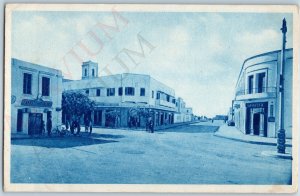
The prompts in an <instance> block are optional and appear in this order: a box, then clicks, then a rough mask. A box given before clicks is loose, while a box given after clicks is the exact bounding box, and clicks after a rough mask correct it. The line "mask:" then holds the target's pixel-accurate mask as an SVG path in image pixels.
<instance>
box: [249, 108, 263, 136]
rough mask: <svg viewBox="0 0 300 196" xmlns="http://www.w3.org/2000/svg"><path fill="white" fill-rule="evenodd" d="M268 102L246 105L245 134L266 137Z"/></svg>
mask: <svg viewBox="0 0 300 196" xmlns="http://www.w3.org/2000/svg"><path fill="white" fill-rule="evenodd" d="M267 119H268V102H252V103H246V134H253V135H260V136H264V137H267V132H268V131H267V129H268V122H267Z"/></svg>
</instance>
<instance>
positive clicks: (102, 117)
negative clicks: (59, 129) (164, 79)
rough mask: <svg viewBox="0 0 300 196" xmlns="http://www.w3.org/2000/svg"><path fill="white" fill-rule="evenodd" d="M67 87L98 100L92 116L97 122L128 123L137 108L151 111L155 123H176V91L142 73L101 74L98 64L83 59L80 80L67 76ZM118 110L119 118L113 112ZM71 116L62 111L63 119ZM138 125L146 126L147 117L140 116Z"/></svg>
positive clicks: (102, 123)
mask: <svg viewBox="0 0 300 196" xmlns="http://www.w3.org/2000/svg"><path fill="white" fill-rule="evenodd" d="M63 90H64V91H80V92H82V93H85V94H87V95H88V96H89V98H90V99H91V100H93V101H95V103H96V108H95V109H94V111H93V112H91V114H89V118H91V119H92V121H93V123H94V125H95V126H102V127H113V126H120V127H128V126H130V125H129V119H130V116H131V115H132V114H134V113H135V112H137V110H143V109H144V110H147V111H150V113H151V116H152V118H153V121H154V125H155V126H162V125H167V124H173V123H174V113H175V111H176V105H175V103H176V100H175V92H174V90H173V89H172V88H170V87H168V86H166V85H165V84H163V83H161V82H159V81H157V80H155V79H154V78H152V77H151V76H149V75H143V74H131V73H124V74H116V75H109V76H101V77H98V64H97V63H95V62H92V61H87V62H83V64H82V79H81V80H73V81H71V80H64V82H63ZM112 112H116V113H118V116H119V119H118V122H116V121H115V120H112V119H110V113H112ZM67 118H68V117H67V116H66V115H64V114H63V122H65V121H66V119H67ZM137 121H138V125H137V126H138V127H145V126H146V125H145V122H146V120H145V119H144V117H142V116H139V119H138V120H137Z"/></svg>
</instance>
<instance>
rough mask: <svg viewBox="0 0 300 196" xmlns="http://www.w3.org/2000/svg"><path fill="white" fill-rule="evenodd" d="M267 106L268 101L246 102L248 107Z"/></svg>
mask: <svg viewBox="0 0 300 196" xmlns="http://www.w3.org/2000/svg"><path fill="white" fill-rule="evenodd" d="M266 106H267V102H255V103H246V107H247V108H264V107H266Z"/></svg>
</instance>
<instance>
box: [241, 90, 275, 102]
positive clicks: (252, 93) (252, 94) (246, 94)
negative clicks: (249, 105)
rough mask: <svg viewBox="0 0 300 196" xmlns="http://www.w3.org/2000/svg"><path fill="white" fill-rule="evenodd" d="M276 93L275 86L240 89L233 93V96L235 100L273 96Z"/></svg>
mask: <svg viewBox="0 0 300 196" xmlns="http://www.w3.org/2000/svg"><path fill="white" fill-rule="evenodd" d="M276 93H277V88H276V87H263V88H253V89H242V90H239V91H237V92H236V93H235V97H236V100H245V99H261V98H275V97H276Z"/></svg>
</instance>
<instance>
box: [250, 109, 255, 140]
mask: <svg viewBox="0 0 300 196" xmlns="http://www.w3.org/2000/svg"><path fill="white" fill-rule="evenodd" d="M250 135H254V130H253V110H250Z"/></svg>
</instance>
